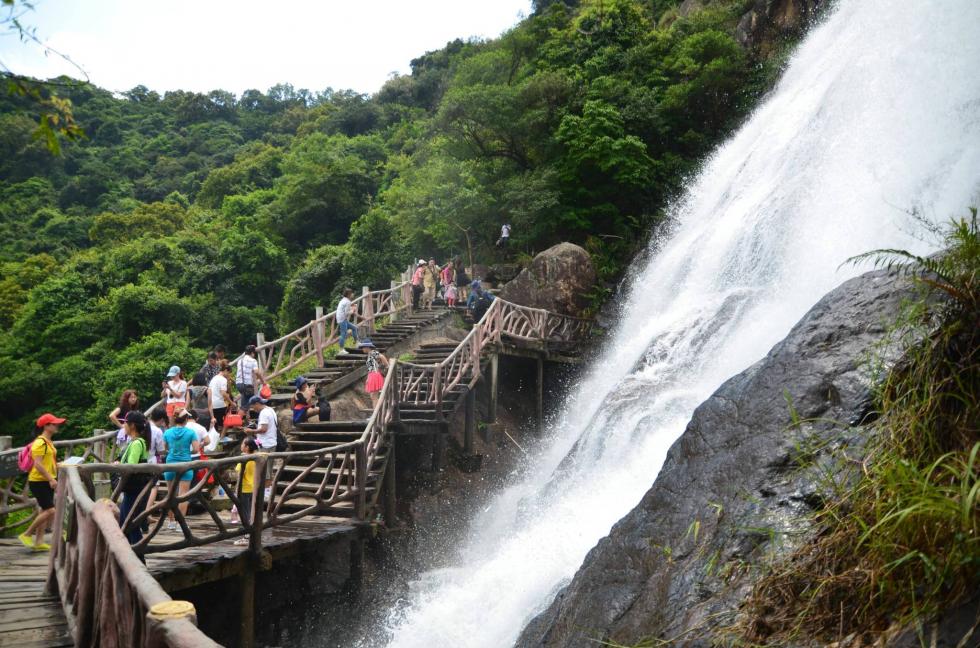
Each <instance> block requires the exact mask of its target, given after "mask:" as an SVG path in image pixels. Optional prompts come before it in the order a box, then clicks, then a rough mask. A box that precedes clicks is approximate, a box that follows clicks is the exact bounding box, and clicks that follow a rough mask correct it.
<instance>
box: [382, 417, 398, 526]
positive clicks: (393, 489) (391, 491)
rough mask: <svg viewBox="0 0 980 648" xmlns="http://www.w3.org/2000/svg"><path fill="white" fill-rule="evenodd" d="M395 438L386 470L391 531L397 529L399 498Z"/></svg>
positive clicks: (387, 502) (389, 451)
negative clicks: (396, 505)
mask: <svg viewBox="0 0 980 648" xmlns="http://www.w3.org/2000/svg"><path fill="white" fill-rule="evenodd" d="M395 479H396V476H395V438H394V436H392V438H391V445H390V446H389V448H388V465H387V466H386V468H385V483H384V489H385V526H386V527H387V528H389V529H393V528H394V527H395V518H396V516H397V513H396V511H395V503H396V500H395V498H396V497H397V486H398V485H397V482H396V481H395Z"/></svg>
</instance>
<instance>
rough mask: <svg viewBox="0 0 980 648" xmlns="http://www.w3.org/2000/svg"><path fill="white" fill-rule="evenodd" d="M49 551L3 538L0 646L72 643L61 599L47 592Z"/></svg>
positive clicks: (50, 646) (48, 646)
mask: <svg viewBox="0 0 980 648" xmlns="http://www.w3.org/2000/svg"><path fill="white" fill-rule="evenodd" d="M49 555H50V554H48V552H46V551H44V552H35V551H31V550H30V549H28V548H26V547H25V546H24V545H22V544H21V543H20V540H18V539H17V538H0V646H16V647H17V648H55V647H58V646H71V645H72V640H71V636H69V634H68V620H67V619H66V618H65V613H64V611H62V609H61V601H59V600H58V597H56V596H48V595H46V594H45V593H44V582H45V581H46V580H47V578H48V557H49Z"/></svg>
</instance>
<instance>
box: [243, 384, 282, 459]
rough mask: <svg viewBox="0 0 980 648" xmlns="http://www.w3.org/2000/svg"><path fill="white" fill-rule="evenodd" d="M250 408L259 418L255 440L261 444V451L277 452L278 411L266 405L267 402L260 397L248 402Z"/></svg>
mask: <svg viewBox="0 0 980 648" xmlns="http://www.w3.org/2000/svg"><path fill="white" fill-rule="evenodd" d="M248 408H249V409H250V410H252V411H253V412H255V413H256V414H257V415H258V417H259V421H258V425H257V426H256V428H255V440H256V441H257V442H258V444H259V449H260V450H262V451H264V452H275V450H276V438H277V437H278V436H279V419H278V418H277V417H276V410H274V409H272V408H271V407H269V406H268V405H266V401H264V400H262V398H261V397H259V396H252V397H251V398H250V399H249V400H248Z"/></svg>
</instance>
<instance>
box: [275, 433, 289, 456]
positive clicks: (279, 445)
mask: <svg viewBox="0 0 980 648" xmlns="http://www.w3.org/2000/svg"><path fill="white" fill-rule="evenodd" d="M288 447H289V444H288V443H287V442H286V437H285V435H284V434H283V433H282V432H280V431H279V430H278V429H276V452H285V451H286V448H288Z"/></svg>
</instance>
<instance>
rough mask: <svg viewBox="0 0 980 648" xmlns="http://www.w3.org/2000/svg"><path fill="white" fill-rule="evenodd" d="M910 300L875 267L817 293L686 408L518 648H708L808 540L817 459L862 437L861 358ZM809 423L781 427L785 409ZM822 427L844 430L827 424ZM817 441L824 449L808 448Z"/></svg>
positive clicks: (865, 392) (865, 395)
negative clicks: (781, 559) (664, 647)
mask: <svg viewBox="0 0 980 648" xmlns="http://www.w3.org/2000/svg"><path fill="white" fill-rule="evenodd" d="M909 295H910V287H909V285H908V283H907V282H906V281H904V280H900V279H899V278H897V277H896V276H895V275H892V274H888V273H886V272H874V273H869V274H866V275H864V276H862V277H858V278H856V279H853V280H851V281H848V282H846V283H845V284H843V285H842V286H840V287H839V288H837V289H836V290H834V291H833V292H831V293H830V294H828V295H827V296H826V297H824V298H823V299H822V300H821V301H820V302H819V303H818V304H817V305H816V306H814V307H813V309H811V311H810V312H809V313H808V314H807V315H806V316H805V317H804V318H803V319H802V320H801V321H800V322H799V323H798V324H797V325H796V326H795V327H794V328H793V330H792V331H791V332H790V334H789V335H788V336H787V337H786V339H784V340H783V341H782V342H780V343H779V344H778V345H776V347H774V348H773V349H772V351H770V352H769V354H768V355H767V356H766V357H765V358H764V359H763V360H761V361H759V362H758V363H756V364H755V365H754V366H752V367H750V368H749V369H747V370H746V371H744V372H742V373H741V374H739V375H737V376H735V377H734V378H731V379H730V380H728V381H727V382H726V383H725V384H724V385H722V386H721V387H720V388H719V389H718V391H717V392H715V394H714V395H712V396H711V398H709V399H708V400H707V401H705V402H704V403H703V404H701V405H700V406H699V407H698V408H697V409H696V410H695V412H694V415H693V418H692V419H691V422H690V423H689V424H688V426H687V429H686V430H685V432H684V434H683V435H682V436H681V437H680V438H679V439H678V440H677V441H676V442H675V443H674V445H673V447H671V449H670V451H669V453H668V455H667V459H666V461H665V462H664V465H663V468H662V470H661V472H660V474H659V475H658V476H657V477H656V481H655V482H654V483H653V486H652V487H651V488H650V490H649V491H648V492H647V493H646V495H645V496H644V497H643V499H642V501H641V502H640V503H639V504H638V505H637V506H636V508H634V509H633V510H632V511H631V512H630V513H629V514H628V515H627V516H626V517H624V518H623V519H622V520H620V521H619V522H618V523H617V524H616V525H615V526H614V527H613V529H612V530H611V532H610V533H609V535H608V536H607V537H606V538H604V539H602V540H601V541H600V542H599V544H598V545H597V546H596V547H595V548H594V549H593V550H592V551H591V552H590V553H589V555H588V556H587V557H586V559H585V562H584V564H583V565H582V567H581V568H580V569H579V571H578V573H577V574H576V575H575V577H574V579H573V580H572V581H571V583H570V584H569V585H567V586H566V587H565V588H564V590H563V591H562V592H561V593H560V594H559V595H558V597H557V598H556V600H555V601H554V602H553V603H552V604H551V606H550V607H549V608H548V609H547V610H546V611H545V612H544V613H542V614H541V615H539V616H538V617H537V618H535V619H534V620H533V621H532V622H531V623H530V624H529V625H528V626H527V627H526V628H525V629H524V631H523V633H522V635H521V637H520V640H519V641H518V644H517V645H518V646H523V647H530V646H563V647H565V646H582V647H585V646H594V645H596V644H595V641H596V640H606V641H611V642H616V643H621V644H625V645H632V644H635V643H637V642H639V641H640V640H642V639H644V638H651V637H652V638H661V639H671V638H676V637H681V636H683V637H684V639H685V640H686V642H690V643H686V642H685V645H710V640H711V637H712V636H713V635H714V632H715V631H716V630H717V629H718V628H719V627H723V626H725V625H728V624H730V623H731V622H732V621H733V620H734V617H735V614H736V613H737V611H738V609H739V606H740V604H741V602H742V601H743V600H744V598H745V596H746V595H747V594H748V592H749V591H750V590H751V588H752V585H753V583H754V580H753V579H754V578H755V577H756V575H757V574H758V571H757V570H755V569H753V565H756V564H759V563H761V562H762V561H763V560H768V559H770V558H771V557H772V556H774V555H775V556H779V555H787V554H788V553H789V552H791V551H792V550H793V549H794V548H795V547H796V546H797V544H798V543H799V542H805V541H806V538H807V534H806V532H807V531H808V530H809V529H810V526H809V524H810V523H809V516H808V514H809V513H810V512H811V511H812V510H813V507H814V506H817V505H818V504H819V502H820V501H821V497H822V496H823V492H822V489H821V487H820V481H819V479H818V478H816V477H815V474H816V472H817V471H816V470H814V469H813V468H812V467H809V468H808V467H806V466H812V464H813V463H814V462H816V463H821V462H822V463H824V464H826V465H828V466H829V465H831V464H830V462H831V458H830V456H829V454H830V452H832V451H833V450H834V449H839V448H840V447H841V445H842V444H848V446H849V447H850V448H851V449H850V450H849V453H853V454H857V455H858V456H859V455H860V446H861V445H862V443H863V439H864V438H866V437H867V434H868V431H867V430H866V429H863V428H850V429H848V427H847V426H848V425H849V424H851V425H854V424H857V423H858V422H860V421H861V420H862V418H863V416H864V415H865V414H866V413H867V410H868V403H869V380H868V376H867V373H866V370H865V368H864V367H865V362H866V359H867V357H868V354H869V353H870V352H871V351H872V348H873V347H875V345H876V344H877V343H878V342H879V341H880V340H881V339H882V338H883V336H884V335H885V331H886V326H887V324H888V323H889V322H893V321H894V320H895V318H896V315H897V314H898V311H899V308H900V304H901V301H902V299H903V298H906V297H908V296H909ZM787 398H788V399H789V400H790V401H791V402H792V404H793V405H792V408H793V409H794V410H795V411H796V413H797V414H798V415H799V417H801V418H803V419H814V420H815V421H816V422H813V423H805V424H804V425H802V426H799V427H794V426H793V425H792V416H791V408H790V406H789V405H788V404H787ZM829 421H838V422H841V424H840V425H835V424H833V423H830V422H829ZM822 445H826V446H827V447H826V448H825V449H822V450H813V451H811V449H813V448H820V447H821V446H822Z"/></svg>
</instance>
